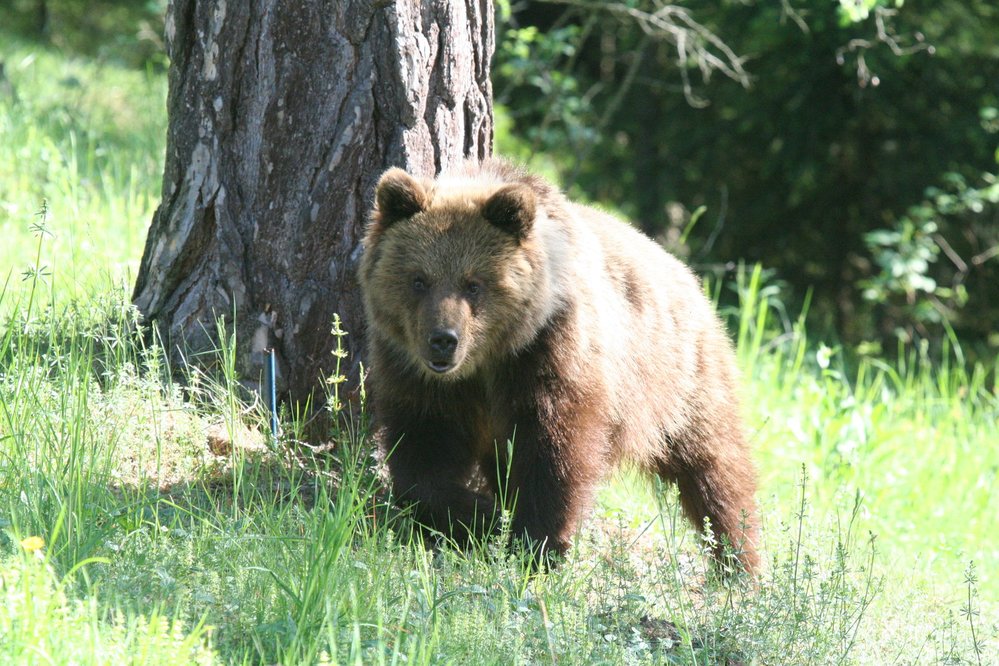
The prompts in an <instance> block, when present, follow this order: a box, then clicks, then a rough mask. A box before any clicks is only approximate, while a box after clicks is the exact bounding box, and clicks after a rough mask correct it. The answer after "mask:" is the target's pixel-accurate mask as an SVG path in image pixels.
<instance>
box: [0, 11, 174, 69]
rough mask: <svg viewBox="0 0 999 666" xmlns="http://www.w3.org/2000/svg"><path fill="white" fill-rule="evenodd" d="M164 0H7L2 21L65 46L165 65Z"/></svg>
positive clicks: (125, 61) (106, 57) (135, 63)
mask: <svg viewBox="0 0 999 666" xmlns="http://www.w3.org/2000/svg"><path fill="white" fill-rule="evenodd" d="M166 5H167V2H166V0H7V1H6V2H4V3H0V25H3V26H4V29H5V30H8V31H11V32H16V33H18V34H19V35H21V36H22V37H25V38H28V39H31V40H35V41H38V42H41V43H44V44H49V45H52V46H55V47H57V48H59V49H61V50H63V51H64V52H68V53H76V54H79V55H86V56H91V57H97V58H99V59H100V60H103V61H113V62H116V63H117V64H121V65H126V66H129V67H145V66H147V65H155V66H157V67H163V66H165V65H166V58H165V56H164V53H163V50H164V43H163V17H164V12H165V10H166Z"/></svg>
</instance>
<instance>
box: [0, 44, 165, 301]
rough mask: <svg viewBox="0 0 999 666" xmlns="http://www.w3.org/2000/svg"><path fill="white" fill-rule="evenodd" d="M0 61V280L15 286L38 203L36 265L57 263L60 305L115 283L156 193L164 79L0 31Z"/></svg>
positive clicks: (127, 266) (130, 268)
mask: <svg viewBox="0 0 999 666" xmlns="http://www.w3.org/2000/svg"><path fill="white" fill-rule="evenodd" d="M0 58H2V59H3V61H4V63H5V72H6V75H7V78H8V79H9V81H10V84H11V86H12V88H13V90H14V94H15V95H16V99H13V98H11V97H9V96H6V97H0V234H2V237H3V242H2V243H0V281H2V280H5V279H6V278H7V276H8V274H12V284H11V289H12V290H14V291H15V292H16V290H17V286H18V282H19V281H20V277H21V272H22V271H23V270H24V268H25V266H26V263H27V258H28V257H31V256H33V248H34V247H35V243H36V239H35V237H34V235H33V233H32V232H31V230H30V229H29V224H30V222H31V221H32V219H33V216H34V214H35V213H36V212H37V211H38V210H39V208H40V205H41V203H42V202H43V201H45V202H47V205H48V210H49V214H48V217H47V219H46V220H45V223H46V228H47V229H48V231H49V232H50V233H51V239H50V241H49V242H48V243H47V248H48V250H47V253H46V264H45V268H46V269H47V270H51V269H53V268H56V267H57V268H58V270H57V271H54V274H55V280H56V283H55V285H54V286H55V287H56V289H55V290H54V293H56V294H57V295H58V300H59V301H60V302H63V303H64V302H67V301H70V300H74V299H75V300H80V299H84V298H85V297H86V296H88V295H89V294H90V293H92V292H93V291H94V290H95V289H100V290H107V289H108V287H109V286H110V285H112V284H121V283H123V282H127V281H128V280H129V279H130V276H134V274H135V271H136V269H137V267H138V260H139V256H140V253H141V249H142V243H143V242H144V239H145V231H146V229H147V228H148V225H149V221H150V220H151V219H152V214H153V211H154V210H155V206H156V204H157V202H158V199H159V183H160V179H161V177H162V169H163V154H164V142H165V127H166V78H165V76H163V75H162V74H153V73H151V72H141V71H134V70H127V69H122V68H120V67H116V66H113V65H96V64H94V63H93V62H91V61H88V60H76V59H67V58H64V57H61V56H59V55H57V54H55V53H52V52H49V51H46V50H43V49H40V48H37V47H32V46H29V45H27V44H23V43H20V42H18V41H17V40H16V38H13V37H11V36H9V35H6V34H5V35H3V36H2V46H0ZM8 302H9V301H8Z"/></svg>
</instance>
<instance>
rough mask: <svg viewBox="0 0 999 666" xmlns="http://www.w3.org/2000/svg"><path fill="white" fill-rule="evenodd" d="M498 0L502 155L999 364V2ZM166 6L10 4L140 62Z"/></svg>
mask: <svg viewBox="0 0 999 666" xmlns="http://www.w3.org/2000/svg"><path fill="white" fill-rule="evenodd" d="M496 9H497V16H498V19H497V27H498V40H497V52H496V55H495V58H494V62H493V81H494V90H495V96H496V103H497V127H498V132H497V138H496V147H497V151H498V152H500V153H503V154H506V155H509V156H512V157H514V158H517V159H520V160H522V161H525V162H528V163H529V164H531V166H532V167H534V168H536V169H539V170H541V171H544V172H546V173H547V174H548V175H550V176H551V177H553V178H555V179H557V180H558V181H559V182H560V183H561V184H562V186H563V187H564V188H566V189H567V190H568V191H569V193H570V194H571V195H572V196H574V197H579V198H583V199H586V200H588V201H591V202H596V203H598V204H601V205H603V206H605V207H607V208H610V209H613V210H616V211H618V212H620V213H621V214H623V215H625V216H627V217H628V218H630V219H632V220H633V221H634V222H635V223H636V224H637V225H639V226H641V228H642V229H643V230H645V231H646V232H647V233H649V234H650V235H653V236H655V237H657V238H660V239H661V240H662V242H664V243H665V244H666V245H667V246H668V247H669V248H670V249H671V250H672V251H674V252H676V253H677V254H680V255H681V256H683V257H684V258H685V259H686V260H687V261H689V262H690V263H692V264H693V265H694V266H695V267H696V268H697V269H698V270H699V271H701V272H702V273H705V274H709V275H714V276H717V277H726V276H730V274H731V273H732V272H733V271H735V270H737V269H738V267H739V265H740V264H741V263H756V262H759V263H761V264H762V265H763V266H764V267H765V269H766V274H767V276H768V280H769V283H770V285H772V286H773V287H775V289H774V290H772V292H773V293H779V298H780V299H781V300H782V301H783V302H784V304H785V306H786V309H787V310H788V311H789V312H797V311H798V310H800V309H801V308H807V312H808V319H809V329H810V330H811V331H812V332H813V333H814V334H815V335H816V336H820V337H825V338H827V339H830V338H832V339H837V340H839V341H841V342H842V343H843V344H844V346H845V348H847V349H848V350H852V352H853V353H858V354H870V355H874V354H882V353H883V354H886V355H888V356H892V355H894V353H895V350H896V347H897V345H898V343H899V342H900V341H901V342H903V343H906V344H909V343H917V344H922V345H928V346H929V348H930V349H939V348H940V347H941V346H942V345H943V344H953V343H954V342H959V343H960V346H961V348H962V349H963V352H964V355H965V356H968V357H971V358H975V359H978V360H984V361H986V362H987V363H988V364H991V363H992V362H993V360H994V358H995V357H996V354H997V351H999V181H997V175H996V174H997V158H999V151H997V146H999V8H997V6H996V4H995V3H994V2H992V1H991V0H908V1H907V2H905V3H904V4H902V3H900V2H896V1H895V0H842V1H841V2H831V1H830V2H803V1H801V0H783V1H778V0H771V1H766V2H764V1H753V0H743V1H737V0H714V1H707V0H684V1H683V2H682V3H677V4H675V5H667V4H665V3H662V2H656V1H654V0H621V1H620V2H608V1H606V0H599V1H592V2H591V1H587V0H561V1H558V2H522V1H516V0H499V1H498V2H497V7H496ZM164 10H165V2H163V1H162V0H152V1H150V2H126V1H124V0H118V1H110V0H108V1H102V2H85V1H82V0H0V17H2V21H3V23H4V25H3V28H4V30H7V31H10V32H11V33H12V34H17V35H19V37H21V38H27V39H32V40H39V41H43V42H46V43H48V44H51V45H54V46H55V47H57V48H60V49H64V50H66V51H69V52H74V53H78V54H81V55H87V56H90V57H93V58H96V59H104V60H109V61H115V62H118V63H120V62H125V63H127V64H129V65H131V66H134V67H138V68H165V67H166V66H167V64H168V63H167V62H166V58H165V56H164V54H163V42H162V33H163V14H164ZM0 77H2V70H0ZM0 83H3V81H2V80H0ZM778 288H779V290H778ZM729 297H731V295H729V294H726V293H725V292H722V294H721V298H722V299H726V298H729Z"/></svg>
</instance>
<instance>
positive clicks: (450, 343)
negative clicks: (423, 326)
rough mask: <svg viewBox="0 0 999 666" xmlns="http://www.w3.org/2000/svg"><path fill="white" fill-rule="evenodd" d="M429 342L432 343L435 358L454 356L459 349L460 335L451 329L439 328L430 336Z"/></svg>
mask: <svg viewBox="0 0 999 666" xmlns="http://www.w3.org/2000/svg"><path fill="white" fill-rule="evenodd" d="M428 342H429V343H430V351H432V352H433V353H434V355H435V356H438V355H439V356H442V357H449V356H452V355H453V354H454V350H455V349H456V348H457V347H458V334H457V333H455V332H454V330H452V329H450V328H438V329H437V330H436V331H434V332H433V333H431V334H430V338H429V339H428Z"/></svg>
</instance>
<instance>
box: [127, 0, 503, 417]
mask: <svg viewBox="0 0 999 666" xmlns="http://www.w3.org/2000/svg"><path fill="white" fill-rule="evenodd" d="M166 37H167V48H168V52H169V55H170V58H171V67H170V92H169V101H168V104H169V130H168V138H167V155H166V167H165V173H164V176H163V198H162V202H161V204H160V207H159V209H158V210H157V211H156V215H155V217H154V218H153V222H152V226H151V228H150V230H149V236H148V238H147V240H146V247H145V252H144V254H143V258H142V265H141V267H140V269H139V275H138V278H137V281H136V285H135V292H134V295H133V299H134V302H135V304H136V306H137V307H138V308H139V310H140V312H141V313H142V314H143V315H144V316H145V318H146V320H147V321H149V322H151V323H153V324H154V325H155V326H156V327H157V329H158V331H159V333H160V335H161V336H162V337H163V339H164V340H165V341H166V342H167V345H168V349H170V354H171V356H172V357H173V358H174V360H180V359H181V358H183V359H186V360H187V362H190V361H191V360H192V359H198V358H200V356H199V353H201V352H205V351H208V350H212V349H215V348H217V346H218V345H219V340H218V336H217V334H216V325H215V321H216V319H217V318H223V319H224V320H225V321H226V323H227V326H228V327H229V330H230V331H232V330H235V332H236V336H237V338H236V339H237V364H238V370H239V371H240V374H241V376H242V377H243V379H244V380H245V381H247V382H248V383H253V382H256V381H258V380H259V378H260V373H261V369H262V367H263V361H264V355H263V351H264V349H266V348H268V347H271V346H274V347H275V348H276V349H277V350H278V352H279V356H278V358H279V375H280V376H279V378H278V387H279V389H281V390H282V391H287V392H289V393H290V394H291V395H292V396H293V397H296V398H299V397H303V396H305V395H306V394H308V393H309V392H310V391H311V390H312V389H313V388H314V387H315V386H316V385H317V380H318V379H319V377H320V374H321V373H322V372H324V371H325V372H327V373H328V372H329V371H330V369H331V367H332V364H333V358H332V356H331V354H330V350H331V348H332V346H333V338H332V337H331V336H330V326H331V323H332V320H333V315H334V313H338V314H339V315H340V316H341V318H342V319H343V321H344V327H345V328H346V329H347V330H348V331H349V333H350V335H349V336H348V338H347V343H348V347H349V349H350V351H351V352H352V353H353V359H355V361H356V359H359V358H360V352H361V350H362V349H363V347H362V346H361V341H362V337H363V315H362V310H361V305H360V300H359V296H358V292H357V286H356V283H355V278H354V273H355V264H356V261H357V259H358V256H359V254H360V240H361V237H362V230H363V226H364V222H365V220H366V217H367V214H368V211H369V209H370V206H371V195H372V191H373V187H374V184H375V181H376V180H377V178H378V175H379V174H380V173H381V172H382V171H383V170H384V169H385V168H387V167H389V166H393V165H394V166H400V167H403V168H405V169H407V170H409V171H411V172H415V173H421V174H425V175H428V176H431V175H434V174H435V173H437V172H440V171H441V170H442V169H444V168H446V167H448V166H449V165H451V164H453V163H455V162H456V161H459V160H461V159H463V158H465V157H474V158H479V159H481V158H483V157H485V156H486V155H487V154H488V153H489V151H490V149H491V144H492V101H491V100H492V94H491V93H492V91H491V87H490V83H489V58H490V56H491V55H492V50H493V39H494V38H493V14H492V2H491V0H458V1H456V2H449V1H448V0H426V1H424V2H419V1H418V0H396V1H394V2H393V1H389V2H386V1H384V0H380V1H372V0H299V1H298V2H279V1H277V0H253V1H246V2H233V1H231V0H229V1H228V2H227V1H226V0H217V1H215V2H196V1H195V0H173V1H172V2H171V3H170V5H169V8H168V10H167V17H166ZM233 318H234V320H233ZM205 357H206V358H207V355H206V356H205Z"/></svg>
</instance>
